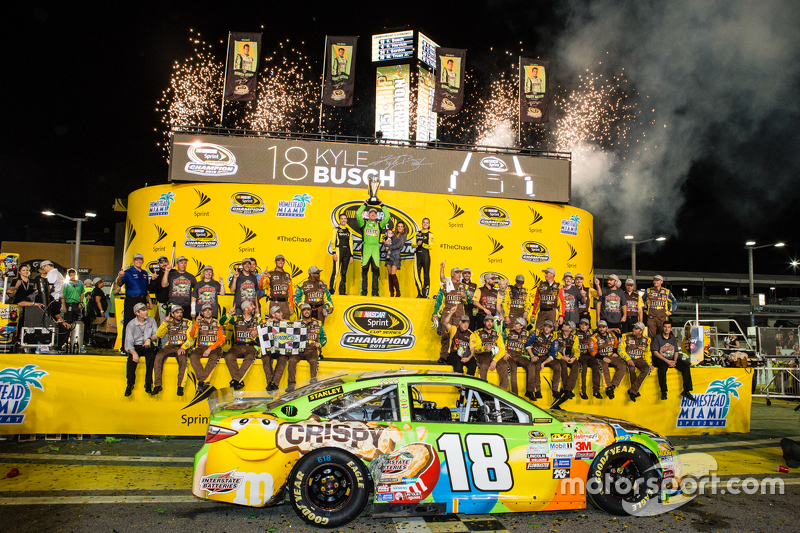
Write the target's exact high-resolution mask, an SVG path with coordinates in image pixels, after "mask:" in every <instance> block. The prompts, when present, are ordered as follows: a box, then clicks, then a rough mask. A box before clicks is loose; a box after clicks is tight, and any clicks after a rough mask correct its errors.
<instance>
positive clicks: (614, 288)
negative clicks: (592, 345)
mask: <svg viewBox="0 0 800 533" xmlns="http://www.w3.org/2000/svg"><path fill="white" fill-rule="evenodd" d="M595 283H596V285H597V293H598V294H599V297H598V300H597V319H598V320H604V321H605V322H606V324H607V325H608V329H609V331H611V332H612V333H614V334H615V335H616V336H617V337H619V335H620V334H621V333H622V323H623V322H625V321H626V320H627V319H628V314H627V311H628V300H627V298H625V291H623V290H621V289H620V288H619V283H620V282H619V277H617V275H616V274H611V275H610V276H609V277H608V282H607V284H608V286H607V287H606V288H605V289H601V288H600V280H596V282H595Z"/></svg>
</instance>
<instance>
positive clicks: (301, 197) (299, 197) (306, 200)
mask: <svg viewBox="0 0 800 533" xmlns="http://www.w3.org/2000/svg"><path fill="white" fill-rule="evenodd" d="M311 198H312V196H311V195H309V194H308V193H303V194H295V195H294V197H293V198H292V201H293V202H303V207H302V208H301V209H300V212H301V213H305V212H306V205H311Z"/></svg>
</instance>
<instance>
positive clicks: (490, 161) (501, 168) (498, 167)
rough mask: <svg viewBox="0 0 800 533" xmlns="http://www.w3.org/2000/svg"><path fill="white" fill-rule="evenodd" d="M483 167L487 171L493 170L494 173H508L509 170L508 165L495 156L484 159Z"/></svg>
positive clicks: (482, 161)
mask: <svg viewBox="0 0 800 533" xmlns="http://www.w3.org/2000/svg"><path fill="white" fill-rule="evenodd" d="M481 166H482V167H483V168H485V169H486V170H491V171H492V172H506V171H507V170H508V166H507V165H506V163H505V161H503V160H502V159H499V158H497V157H495V156H490V157H484V158H483V159H481Z"/></svg>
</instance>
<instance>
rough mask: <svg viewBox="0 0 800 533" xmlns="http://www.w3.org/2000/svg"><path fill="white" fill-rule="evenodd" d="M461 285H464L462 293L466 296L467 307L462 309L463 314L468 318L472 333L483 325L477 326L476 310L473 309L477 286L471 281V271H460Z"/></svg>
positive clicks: (466, 269)
mask: <svg viewBox="0 0 800 533" xmlns="http://www.w3.org/2000/svg"><path fill="white" fill-rule="evenodd" d="M461 283H463V284H464V293H465V294H466V296H467V302H468V303H467V305H466V306H465V307H464V314H465V315H467V316H468V317H470V324H469V325H470V328H469V329H471V330H472V331H475V330H477V329H480V328H481V327H482V326H483V324H478V308H477V307H475V301H474V298H475V292H476V291H477V290H478V284H477V283H475V282H474V281H472V270H470V269H469V268H465V269H463V270H462V271H461Z"/></svg>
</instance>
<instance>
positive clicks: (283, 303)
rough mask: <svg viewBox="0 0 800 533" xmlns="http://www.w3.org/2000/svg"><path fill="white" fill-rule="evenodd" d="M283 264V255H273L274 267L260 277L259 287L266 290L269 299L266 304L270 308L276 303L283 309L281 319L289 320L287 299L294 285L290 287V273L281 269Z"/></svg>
mask: <svg viewBox="0 0 800 533" xmlns="http://www.w3.org/2000/svg"><path fill="white" fill-rule="evenodd" d="M285 264H286V258H285V257H283V255H281V254H278V255H276V256H275V268H273V269H272V270H270V271H269V272H267V273H266V274H265V275H264V276H263V277H262V278H261V289H262V290H264V291H266V292H267V296H268V299H269V303H268V304H267V306H268V307H269V308H272V307H274V306H276V305H277V306H278V307H280V308H281V311H283V320H289V319H290V318H291V316H292V308H291V307H290V302H289V300H290V298H291V297H292V295H293V294H294V287H292V275H291V274H290V273H289V272H286V271H285V270H284V269H283V267H284V265H285ZM270 314H272V313H270Z"/></svg>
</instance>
